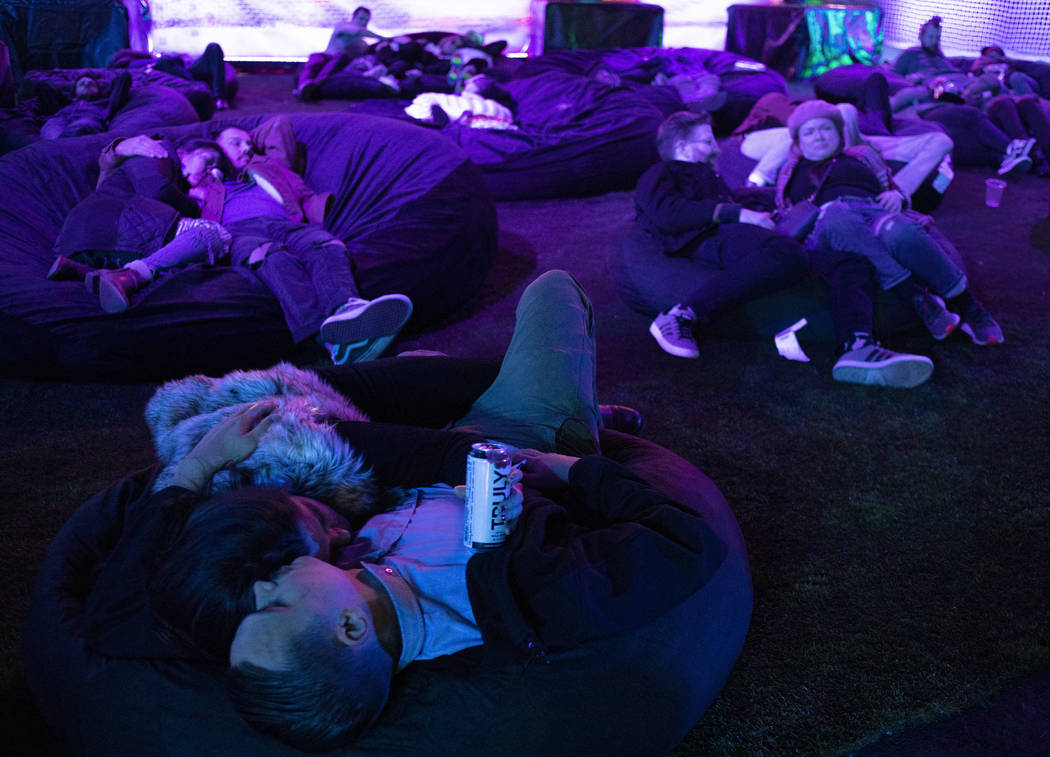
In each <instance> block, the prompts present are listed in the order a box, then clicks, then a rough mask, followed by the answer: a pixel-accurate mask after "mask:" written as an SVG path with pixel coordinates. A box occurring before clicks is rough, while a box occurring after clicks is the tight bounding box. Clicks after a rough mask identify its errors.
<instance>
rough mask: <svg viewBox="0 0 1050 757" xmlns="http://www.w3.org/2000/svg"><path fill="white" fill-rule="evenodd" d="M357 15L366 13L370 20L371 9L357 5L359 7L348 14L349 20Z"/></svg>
mask: <svg viewBox="0 0 1050 757" xmlns="http://www.w3.org/2000/svg"><path fill="white" fill-rule="evenodd" d="M358 13H367V14H368V16H369V18H371V17H372V9H371V8H366V7H365V6H363V5H359V6H357V7H356V8H354V12H353V13H351V14H350V18H353V17H354V16H356V15H357V14H358Z"/></svg>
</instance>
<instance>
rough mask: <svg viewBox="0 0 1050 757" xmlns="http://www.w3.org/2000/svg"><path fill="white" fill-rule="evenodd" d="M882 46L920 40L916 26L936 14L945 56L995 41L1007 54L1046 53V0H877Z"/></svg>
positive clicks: (1049, 44) (1049, 33)
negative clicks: (881, 30)
mask: <svg viewBox="0 0 1050 757" xmlns="http://www.w3.org/2000/svg"><path fill="white" fill-rule="evenodd" d="M878 5H879V6H880V7H881V8H882V15H883V29H884V31H885V35H886V36H885V40H886V44H887V45H891V46H893V47H897V48H908V47H914V46H915V45H917V44H919V27H920V26H922V25H923V23H924V22H925V21H927V20H928V19H929V18H930V17H931V16H940V17H941V19H942V23H941V47H942V48H943V49H944V52H945V53H946V54H948V55H975V54H977V52H978V51H980V49H981V48H982V47H984V46H985V45H999V46H1000V47H1002V48H1003V49H1004V50H1005V51H1006V53H1007V55H1011V56H1018V57H1025V58H1041V57H1048V56H1050V0H879V2H878Z"/></svg>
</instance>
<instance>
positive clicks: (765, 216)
mask: <svg viewBox="0 0 1050 757" xmlns="http://www.w3.org/2000/svg"><path fill="white" fill-rule="evenodd" d="M740 223H750V224H752V225H753V226H761V227H762V228H763V229H770V230H772V229H773V227H774V226H776V224H775V223H773V219H772V218H770V217H769V213H760V212H759V211H757V210H748V209H747V208H741V209H740Z"/></svg>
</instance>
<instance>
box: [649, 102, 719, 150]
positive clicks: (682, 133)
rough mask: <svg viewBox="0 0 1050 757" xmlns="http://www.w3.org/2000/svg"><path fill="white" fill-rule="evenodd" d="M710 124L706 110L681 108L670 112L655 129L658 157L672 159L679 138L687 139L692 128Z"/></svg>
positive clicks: (709, 117) (709, 115)
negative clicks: (696, 110) (695, 110)
mask: <svg viewBox="0 0 1050 757" xmlns="http://www.w3.org/2000/svg"><path fill="white" fill-rule="evenodd" d="M710 124H711V114H710V113H708V112H707V111H699V112H697V113H693V112H691V111H686V110H681V111H678V112H677V113H672V114H671V115H669V116H668V117H667V118H666V119H664V122H663V123H662V124H660V128H659V129H657V131H656V149H657V150H658V151H659V153H660V157H661V158H662V159H663V160H672V159H673V158H674V146H675V144H677V143H678V142H679V141H681V140H687V139H689V137H690V136H691V135H692V133H693V129H695V128H696V127H698V126H705V125H710Z"/></svg>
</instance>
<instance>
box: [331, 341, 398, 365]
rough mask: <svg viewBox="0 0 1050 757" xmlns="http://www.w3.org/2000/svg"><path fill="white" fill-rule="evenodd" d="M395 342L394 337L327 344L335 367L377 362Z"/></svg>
mask: <svg viewBox="0 0 1050 757" xmlns="http://www.w3.org/2000/svg"><path fill="white" fill-rule="evenodd" d="M392 341H394V337H392V336H381V337H377V338H375V339H362V340H361V341H360V342H354V343H353V344H326V345H325V347H327V348H328V354H329V355H330V356H331V358H332V363H333V364H334V365H346V364H347V363H364V362H366V361H368V360H375V359H376V358H377V357H379V356H380V355H382V354H383V351H384V350H386V348H387V347H389V346H390V343H391V342H392Z"/></svg>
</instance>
